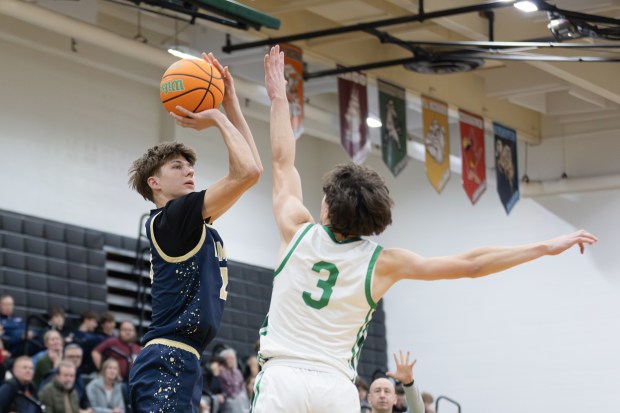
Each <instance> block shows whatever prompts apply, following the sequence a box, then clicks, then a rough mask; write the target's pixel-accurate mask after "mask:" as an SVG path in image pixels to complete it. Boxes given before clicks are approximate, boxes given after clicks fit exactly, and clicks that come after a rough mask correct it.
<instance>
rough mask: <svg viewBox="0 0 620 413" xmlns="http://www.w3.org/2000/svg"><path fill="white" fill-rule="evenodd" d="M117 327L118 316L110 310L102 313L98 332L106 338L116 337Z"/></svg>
mask: <svg viewBox="0 0 620 413" xmlns="http://www.w3.org/2000/svg"><path fill="white" fill-rule="evenodd" d="M115 328H116V317H114V314H112V313H110V312H106V313H103V314H101V317H100V318H99V328H98V329H97V333H98V334H100V335H102V336H103V339H104V340H105V339H106V338H108V337H115V336H116V333H115V332H114V329H115Z"/></svg>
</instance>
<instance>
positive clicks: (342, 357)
mask: <svg viewBox="0 0 620 413" xmlns="http://www.w3.org/2000/svg"><path fill="white" fill-rule="evenodd" d="M264 63H265V84H266V87H267V94H268V95H269V98H270V100H271V119H270V122H271V126H270V127H271V148H272V149H271V150H272V173H273V188H272V195H273V210H274V215H275V220H276V224H277V226H278V228H279V232H280V238H281V246H280V253H279V257H280V262H279V265H278V267H277V269H276V271H275V275H274V282H273V294H272V298H271V306H270V309H269V314H268V316H267V318H266V320H265V323H264V325H263V328H261V342H260V353H259V358H260V361H261V362H262V363H264V364H263V370H262V372H261V373H260V374H259V376H258V377H257V379H256V385H255V398H254V400H253V403H252V408H253V412H255V413H274V412H286V413H319V412H321V413H322V412H325V413H357V412H359V411H360V404H359V398H358V395H357V389H356V388H355V385H354V384H353V381H354V379H355V376H356V368H357V362H358V359H359V354H360V350H361V347H362V344H363V343H364V339H365V337H366V330H367V328H368V324H369V323H370V320H371V317H372V314H373V312H374V311H375V308H376V305H377V304H376V303H377V302H378V301H379V300H380V299H381V297H383V295H384V294H385V293H386V292H387V291H388V289H389V288H390V287H392V286H393V285H394V284H395V283H396V282H398V281H400V280H403V279H417V280H440V279H454V278H462V277H470V278H473V277H482V276H485V275H489V274H493V273H496V272H499V271H502V270H505V269H508V268H511V267H514V266H515V265H519V264H522V263H525V262H527V261H531V260H533V259H536V258H540V257H542V256H544V255H556V254H559V253H561V252H563V251H565V250H567V249H568V248H570V247H572V246H574V245H579V247H580V248H581V251H582V252H583V249H584V245H585V244H593V243H594V242H596V240H597V239H596V237H594V236H593V235H591V234H589V233H588V232H586V231H578V232H575V233H573V234H570V235H565V236H560V237H557V238H554V239H552V240H549V241H545V242H538V243H534V244H528V245H520V246H515V247H485V248H478V249H475V250H472V251H469V252H466V253H464V254H461V255H456V256H448V257H437V258H424V257H421V256H419V255H417V254H415V253H414V252H411V251H408V250H405V249H382V247H381V246H380V245H377V244H376V243H374V242H372V241H369V240H366V239H364V238H362V237H363V236H368V235H373V234H374V235H377V234H380V233H381V232H383V230H384V229H385V228H386V227H387V226H388V225H390V224H391V223H392V216H391V208H392V204H393V202H392V200H391V198H390V196H389V191H388V189H387V187H386V185H385V182H384V181H383V179H382V178H381V177H380V176H379V175H378V174H377V173H376V172H375V171H373V170H371V169H370V168H368V167H365V166H358V165H354V164H347V165H339V166H337V167H335V168H334V169H332V170H331V171H330V172H328V173H327V175H326V176H325V178H324V183H323V192H324V193H325V197H324V198H323V202H322V205H321V217H320V218H321V224H315V223H314V220H313V218H312V216H311V215H310V213H309V211H308V210H307V209H306V207H305V206H304V205H303V201H302V188H301V180H300V177H299V173H298V171H297V169H296V168H295V137H294V135H293V130H292V128H291V123H290V117H289V106H288V101H287V99H286V81H285V79H284V73H283V72H284V55H283V53H281V52H280V50H279V47H278V46H275V47H273V48H272V49H271V51H270V52H269V54H268V55H266V56H265V62H264Z"/></svg>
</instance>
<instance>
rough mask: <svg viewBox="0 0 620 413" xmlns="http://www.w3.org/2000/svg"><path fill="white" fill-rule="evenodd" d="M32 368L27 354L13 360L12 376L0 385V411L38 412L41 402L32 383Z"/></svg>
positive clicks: (17, 412)
mask: <svg viewBox="0 0 620 413" xmlns="http://www.w3.org/2000/svg"><path fill="white" fill-rule="evenodd" d="M33 374H34V368H33V366H32V360H31V359H30V357H28V356H20V357H17V358H16V359H15V361H14V362H13V378H11V379H10V380H7V381H6V382H5V383H4V384H3V385H2V386H0V412H2V413H5V412H16V413H40V412H41V407H40V406H41V403H40V402H39V400H38V399H37V398H36V392H35V389H34V386H33V385H32V377H33Z"/></svg>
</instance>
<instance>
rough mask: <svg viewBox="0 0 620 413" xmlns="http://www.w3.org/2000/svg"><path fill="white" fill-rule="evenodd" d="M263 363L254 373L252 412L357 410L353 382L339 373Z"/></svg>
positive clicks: (335, 412) (354, 412) (336, 412)
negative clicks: (261, 367) (255, 374)
mask: <svg viewBox="0 0 620 413" xmlns="http://www.w3.org/2000/svg"><path fill="white" fill-rule="evenodd" d="M268 364H269V363H267V364H266V365H265V368H264V370H263V371H261V372H260V373H259V374H258V376H256V381H255V383H254V399H253V400H252V409H251V410H250V411H251V412H252V413H280V412H281V413H359V412H360V410H361V407H360V401H359V396H358V392H357V388H356V387H355V385H354V384H353V383H352V382H351V381H350V380H349V379H348V378H347V377H346V376H345V375H344V374H342V373H339V372H336V371H334V372H326V371H317V370H310V369H307V368H300V367H291V366H284V365H271V366H269V365H268Z"/></svg>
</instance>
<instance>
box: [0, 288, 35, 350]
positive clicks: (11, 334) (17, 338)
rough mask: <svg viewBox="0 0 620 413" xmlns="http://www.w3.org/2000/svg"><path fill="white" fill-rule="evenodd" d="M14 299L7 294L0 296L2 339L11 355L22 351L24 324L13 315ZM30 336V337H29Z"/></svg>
mask: <svg viewBox="0 0 620 413" xmlns="http://www.w3.org/2000/svg"><path fill="white" fill-rule="evenodd" d="M14 311H15V301H14V300H13V297H12V296H10V295H9V294H4V295H2V296H0V325H1V326H2V337H1V338H2V341H3V342H4V348H5V349H6V350H7V351H9V352H10V353H11V354H13V355H18V354H20V353H21V351H22V347H21V346H22V345H23V343H24V341H23V340H24V332H25V331H26V324H25V322H24V320H22V319H21V318H20V317H14V316H13V312H14ZM29 338H30V337H29Z"/></svg>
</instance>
